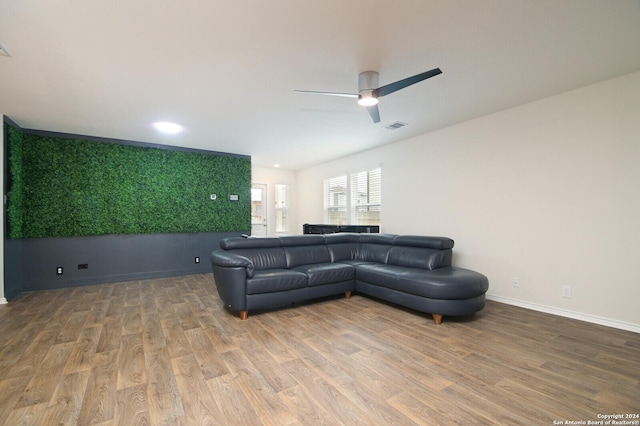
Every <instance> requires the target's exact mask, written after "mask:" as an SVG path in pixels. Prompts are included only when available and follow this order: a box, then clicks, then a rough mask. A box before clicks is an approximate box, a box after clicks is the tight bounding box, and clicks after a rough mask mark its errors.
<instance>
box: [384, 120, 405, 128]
mask: <svg viewBox="0 0 640 426" xmlns="http://www.w3.org/2000/svg"><path fill="white" fill-rule="evenodd" d="M406 125H407V123H403V122H402V121H396V122H393V123H391V124H387V125H386V126H384V128H385V129H387V130H396V129H399V128H400V127H404V126H406Z"/></svg>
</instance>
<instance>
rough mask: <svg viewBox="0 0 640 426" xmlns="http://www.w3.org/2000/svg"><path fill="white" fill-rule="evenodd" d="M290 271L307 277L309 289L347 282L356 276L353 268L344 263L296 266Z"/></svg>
mask: <svg viewBox="0 0 640 426" xmlns="http://www.w3.org/2000/svg"><path fill="white" fill-rule="evenodd" d="M292 270H293V271H296V272H301V273H303V274H305V275H306V276H307V277H309V286H310V287H311V286H316V285H323V284H334V283H339V282H342V281H349V280H353V279H354V278H355V276H356V274H355V268H354V267H353V266H351V265H348V264H346V263H315V264H312V265H300V266H296V267H295V268H293V269H292Z"/></svg>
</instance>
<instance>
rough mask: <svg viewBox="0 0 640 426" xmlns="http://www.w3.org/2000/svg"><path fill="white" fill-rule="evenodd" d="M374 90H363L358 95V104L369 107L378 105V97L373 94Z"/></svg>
mask: <svg viewBox="0 0 640 426" xmlns="http://www.w3.org/2000/svg"><path fill="white" fill-rule="evenodd" d="M371 92H372V90H363V91H362V93H360V96H358V105H361V106H364V107H368V106H374V105H378V98H376V97H373V96H371Z"/></svg>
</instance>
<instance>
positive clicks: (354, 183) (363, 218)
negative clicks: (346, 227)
mask: <svg viewBox="0 0 640 426" xmlns="http://www.w3.org/2000/svg"><path fill="white" fill-rule="evenodd" d="M381 175H382V174H381V171H380V168H377V169H373V170H368V171H365V172H358V173H352V174H351V176H350V180H351V206H350V210H351V224H352V225H380V211H381V208H382V176H381Z"/></svg>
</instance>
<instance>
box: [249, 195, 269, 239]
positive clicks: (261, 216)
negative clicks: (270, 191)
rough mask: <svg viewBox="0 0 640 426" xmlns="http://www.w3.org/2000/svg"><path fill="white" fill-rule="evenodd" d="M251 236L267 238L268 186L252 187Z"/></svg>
mask: <svg viewBox="0 0 640 426" xmlns="http://www.w3.org/2000/svg"><path fill="white" fill-rule="evenodd" d="M251 235H252V236H254V237H266V236H267V185H265V184H262V183H254V184H252V185H251Z"/></svg>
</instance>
